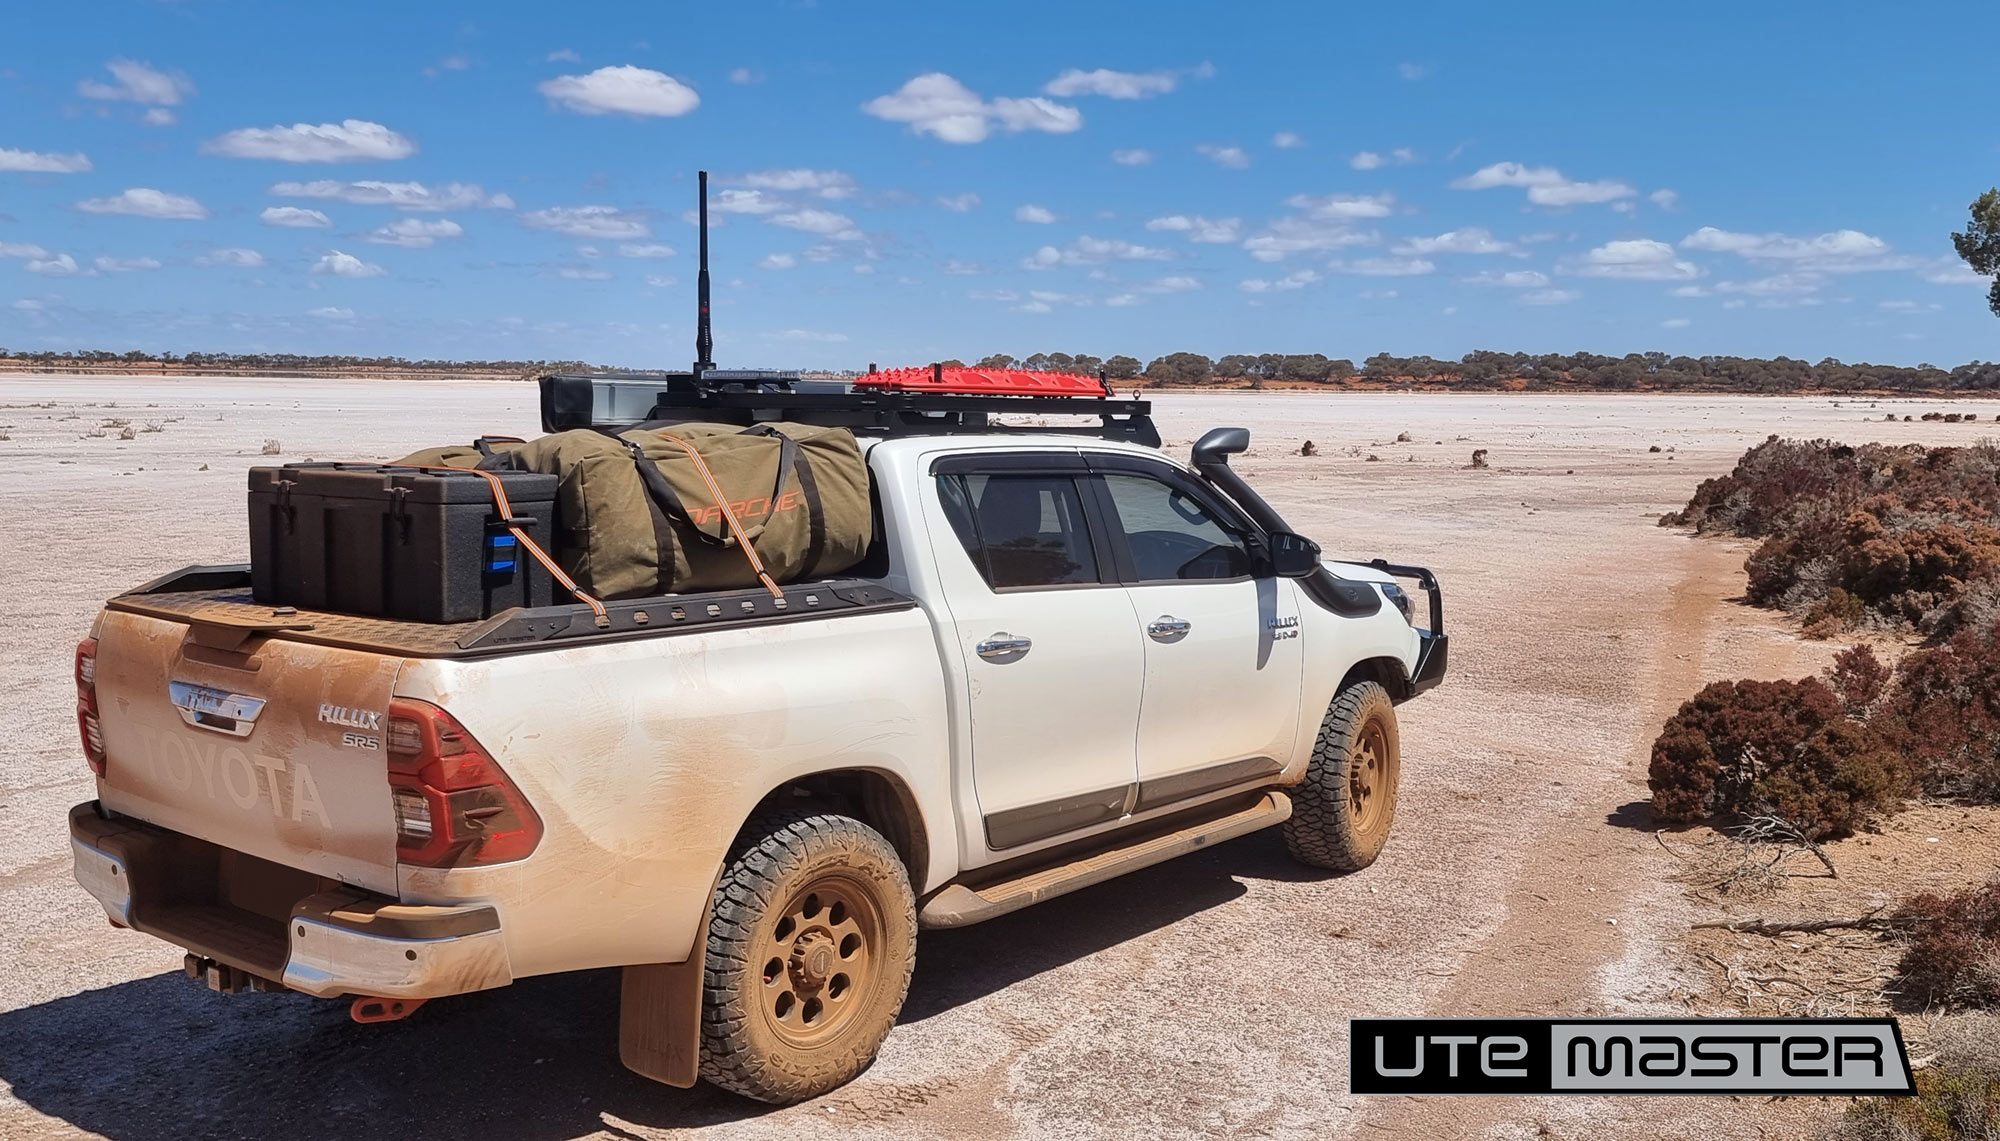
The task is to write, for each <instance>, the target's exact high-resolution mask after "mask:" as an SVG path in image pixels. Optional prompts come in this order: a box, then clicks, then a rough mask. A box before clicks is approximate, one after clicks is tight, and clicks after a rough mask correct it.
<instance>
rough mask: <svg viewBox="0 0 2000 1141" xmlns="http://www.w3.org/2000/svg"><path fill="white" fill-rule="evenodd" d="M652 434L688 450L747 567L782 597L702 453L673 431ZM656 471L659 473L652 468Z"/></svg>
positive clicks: (774, 592) (772, 592)
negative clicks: (745, 559) (746, 561)
mask: <svg viewBox="0 0 2000 1141" xmlns="http://www.w3.org/2000/svg"><path fill="white" fill-rule="evenodd" d="M655 434H656V435H658V436H659V437H660V438H661V439H663V440H669V441H672V442H673V443H675V444H678V445H680V447H681V450H683V451H685V452H686V453H687V454H688V459H689V460H690V461H692V462H693V464H694V470H695V472H696V473H697V474H699V475H700V476H701V480H702V482H703V483H705V484H707V485H708V492H709V494H710V495H713V496H715V505H716V506H717V507H718V508H720V509H721V510H722V520H723V522H725V523H727V524H728V525H729V533H730V534H732V535H734V536H736V545H737V546H738V547H740V548H742V550H743V555H744V557H745V558H747V559H749V560H750V569H751V570H752V571H754V572H755V573H756V575H757V579H758V581H760V582H762V583H763V584H764V589H765V590H768V591H770V592H771V597H772V598H775V599H778V600H780V601H783V600H784V597H785V592H784V591H783V590H780V589H779V588H778V584H777V583H776V582H774V581H772V579H771V575H770V573H769V572H768V571H766V570H765V569H764V560H763V559H762V558H759V557H758V555H757V548H756V546H755V545H754V544H752V543H751V542H750V536H749V535H748V534H746V533H745V532H744V530H743V522H742V520H740V519H738V518H737V517H736V509H735V508H733V507H731V506H729V495H728V493H726V492H724V491H723V490H722V484H721V483H720V482H718V481H717V480H716V478H715V473H714V472H712V471H710V470H708V461H707V460H705V459H703V458H701V453H700V452H698V451H696V450H695V447H694V445H693V444H690V443H688V442H687V441H686V440H683V439H681V438H680V437H679V436H676V435H674V434H673V433H672V432H667V431H659V432H656V433H655ZM640 466H641V467H642V468H644V467H647V466H650V465H645V464H642V465H640ZM655 474H658V473H657V472H655ZM664 481H665V479H664V477H662V482H664Z"/></svg>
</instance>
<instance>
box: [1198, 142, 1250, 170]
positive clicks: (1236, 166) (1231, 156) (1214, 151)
mask: <svg viewBox="0 0 2000 1141" xmlns="http://www.w3.org/2000/svg"><path fill="white" fill-rule="evenodd" d="M1194 149H1195V152H1196V153H1197V154H1200V155H1204V156H1206V157H1207V158H1208V159H1209V160H1210V161H1212V162H1214V163H1215V164H1216V165H1218V166H1226V167H1228V168H1230V169H1231V170H1242V169H1243V168H1244V167H1246V166H1249V165H1250V156H1249V155H1248V154H1245V153H1244V151H1243V148H1242V147H1224V146H1217V145H1216V144H1214V143H1202V144H1200V145H1199V146H1197V147H1195V148H1194Z"/></svg>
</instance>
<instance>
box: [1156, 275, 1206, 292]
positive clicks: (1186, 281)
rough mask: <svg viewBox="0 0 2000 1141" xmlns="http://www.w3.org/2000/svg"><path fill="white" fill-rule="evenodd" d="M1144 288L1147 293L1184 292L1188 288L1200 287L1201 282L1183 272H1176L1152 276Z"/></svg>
mask: <svg viewBox="0 0 2000 1141" xmlns="http://www.w3.org/2000/svg"><path fill="white" fill-rule="evenodd" d="M1144 288H1145V291H1146V292H1147V293H1186V292H1188V291H1189V290H1194V289H1200V288H1201V282H1199V281H1197V280H1195V279H1194V278H1192V277H1188V276H1187V275H1185V274H1177V275H1174V276H1172V277H1159V278H1154V279H1153V280H1152V282H1150V283H1149V284H1147V285H1146V286H1145V287H1144Z"/></svg>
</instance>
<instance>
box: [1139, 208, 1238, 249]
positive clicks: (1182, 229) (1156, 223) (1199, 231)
mask: <svg viewBox="0 0 2000 1141" xmlns="http://www.w3.org/2000/svg"><path fill="white" fill-rule="evenodd" d="M1146 228H1147V229H1148V230H1153V231H1165V232H1167V233H1173V234H1186V235H1187V236H1188V241H1190V242H1234V241H1236V240H1237V239H1238V238H1240V237H1242V235H1243V219H1241V218H1204V217H1201V216H1200V215H1192V216H1190V215H1187V214H1169V215H1167V216H1166V217H1164V218H1155V219H1153V220H1152V221H1150V222H1148V223H1146Z"/></svg>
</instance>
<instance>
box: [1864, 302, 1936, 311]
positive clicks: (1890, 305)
mask: <svg viewBox="0 0 2000 1141" xmlns="http://www.w3.org/2000/svg"><path fill="white" fill-rule="evenodd" d="M1876 308H1878V309H1881V310H1883V311H1884V312H1888V313H1929V312H1931V311H1933V310H1937V309H1942V308H1944V306H1942V305H1939V304H1938V303H1937V302H1935V301H1932V302H1929V303H1928V304H1926V303H1923V302H1917V301H1884V302H1882V303H1881V304H1880V305H1878V306H1876Z"/></svg>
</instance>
